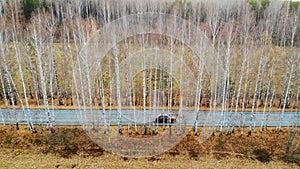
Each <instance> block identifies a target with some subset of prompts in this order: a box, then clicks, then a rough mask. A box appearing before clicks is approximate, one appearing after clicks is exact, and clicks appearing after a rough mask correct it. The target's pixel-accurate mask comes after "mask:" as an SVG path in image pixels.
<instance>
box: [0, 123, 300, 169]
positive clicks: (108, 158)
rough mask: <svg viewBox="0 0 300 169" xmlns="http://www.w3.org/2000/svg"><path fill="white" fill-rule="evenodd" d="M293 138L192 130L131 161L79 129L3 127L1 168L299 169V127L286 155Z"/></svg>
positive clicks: (272, 133)
mask: <svg viewBox="0 0 300 169" xmlns="http://www.w3.org/2000/svg"><path fill="white" fill-rule="evenodd" d="M190 130H191V129H190ZM200 130H201V128H200ZM291 134H292V133H291V129H288V128H285V129H283V130H282V131H281V132H276V131H275V129H274V128H269V129H268V130H267V131H264V132H263V133H259V132H256V133H253V134H252V135H251V136H250V137H247V135H245V134H244V135H241V134H240V133H239V132H235V133H234V134H231V135H222V136H219V134H216V135H215V136H212V137H210V138H209V139H208V140H207V141H206V142H204V143H202V144H200V143H199V142H198V137H199V136H195V135H194V134H192V132H190V133H189V134H187V136H186V137H185V138H184V139H183V140H182V141H181V142H180V143H179V144H178V145H177V146H175V147H174V148H172V149H171V150H169V151H167V152H165V153H164V154H161V155H158V156H154V157H149V158H126V157H119V156H117V155H115V154H111V153H110V152H107V151H105V150H103V149H102V148H101V147H99V146H98V145H97V144H95V143H94V142H92V141H91V139H90V138H89V137H88V136H87V135H86V133H85V132H84V131H83V129H82V128H81V127H79V126H72V127H64V126H60V127H56V132H55V133H54V134H51V133H50V132H49V131H45V132H44V133H35V134H32V133H30V132H29V131H28V130H27V127H26V126H21V128H20V130H18V131H10V130H4V129H3V127H1V130H0V146H1V151H0V168H24V169H25V168H299V166H300V151H299V145H297V144H299V135H300V129H299V128H298V129H297V133H296V137H295V139H294V141H293V142H292V144H291V151H290V153H288V154H287V153H286V146H287V144H288V141H289V139H290V136H291ZM124 137H126V134H125V135H124ZM137 137H143V136H141V135H139V136H137ZM144 137H149V136H144Z"/></svg>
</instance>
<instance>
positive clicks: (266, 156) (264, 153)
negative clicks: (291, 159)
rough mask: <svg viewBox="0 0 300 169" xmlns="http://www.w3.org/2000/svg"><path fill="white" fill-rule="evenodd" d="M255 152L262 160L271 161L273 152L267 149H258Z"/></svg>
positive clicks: (257, 157)
mask: <svg viewBox="0 0 300 169" xmlns="http://www.w3.org/2000/svg"><path fill="white" fill-rule="evenodd" d="M253 154H254V155H255V156H256V157H255V158H256V159H257V160H259V161H260V162H263V163H267V162H270V161H271V159H272V158H271V154H270V153H269V152H268V151H267V150H265V149H256V150H254V152H253Z"/></svg>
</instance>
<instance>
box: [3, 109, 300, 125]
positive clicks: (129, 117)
mask: <svg viewBox="0 0 300 169" xmlns="http://www.w3.org/2000/svg"><path fill="white" fill-rule="evenodd" d="M51 113H53V114H54V116H52V118H53V119H54V125H81V124H87V125H90V124H96V125H104V122H105V121H106V122H107V123H110V125H117V124H118V122H119V117H120V115H119V113H118V112H117V110H112V111H109V110H107V111H105V113H103V111H100V110H93V111H92V112H90V111H86V112H84V111H79V110H55V111H54V112H50V114H51ZM160 113H162V111H161V112H158V111H157V112H155V111H150V110H147V111H146V112H143V111H135V112H134V111H133V110H122V113H121V123H122V124H124V125H125V124H126V125H127V124H128V123H132V124H134V123H135V122H136V123H137V124H140V125H141V124H144V123H146V124H149V123H151V124H152V123H153V122H154V120H155V118H156V117H157V115H158V114H160ZM164 113H168V114H171V115H174V116H176V117H177V122H182V123H183V124H185V125H188V126H192V125H194V123H195V119H197V123H198V125H199V126H218V125H221V124H222V125H229V126H230V125H239V124H244V125H245V126H249V125H254V124H255V125H256V126H260V125H261V124H262V122H263V123H265V124H267V125H268V126H278V125H279V124H280V123H281V125H282V126H292V125H297V126H300V113H299V112H284V113H279V112H267V113H265V114H264V113H262V112H258V113H250V112H245V113H243V112H238V113H234V112H232V113H230V112H224V113H221V112H215V113H212V112H209V111H200V112H199V113H195V112H194V111H183V112H182V113H181V115H182V116H180V113H179V112H178V111H170V112H168V111H164ZM30 114H31V117H32V122H33V123H35V124H38V123H40V122H41V121H42V123H47V120H46V119H47V118H46V113H45V112H41V113H40V112H39V111H38V110H31V113H30ZM40 114H41V115H40ZM0 115H1V117H2V118H1V119H0V123H2V124H3V119H4V121H6V122H8V121H9V120H8V119H9V118H10V116H8V115H7V110H5V109H1V110H0ZM16 117H17V119H18V121H19V123H20V124H25V123H26V117H25V114H24V113H23V112H22V110H20V109H18V110H16ZM181 117H182V118H181ZM197 117H198V118H197ZM40 119H41V120H40ZM13 122H14V123H15V122H16V118H15V117H14V116H13Z"/></svg>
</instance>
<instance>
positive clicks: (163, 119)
mask: <svg viewBox="0 0 300 169" xmlns="http://www.w3.org/2000/svg"><path fill="white" fill-rule="evenodd" d="M155 122H156V123H170V122H171V123H175V122H176V117H175V116H170V115H168V114H165V113H161V114H159V115H158V116H157V117H156V119H155Z"/></svg>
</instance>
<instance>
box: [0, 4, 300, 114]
mask: <svg viewBox="0 0 300 169" xmlns="http://www.w3.org/2000/svg"><path fill="white" fill-rule="evenodd" d="M139 13H162V14H165V15H166V16H176V17H178V18H181V19H183V20H185V21H188V22H189V24H191V25H193V26H194V27H195V29H192V30H194V31H201V32H202V33H203V34H204V36H205V37H206V39H205V40H203V42H202V46H200V48H201V49H200V50H199V51H201V52H202V53H201V56H200V58H201V59H200V60H201V62H199V63H195V62H194V61H191V60H192V59H190V58H193V57H195V53H193V49H191V47H189V46H188V45H186V44H184V42H182V41H181V40H179V39H176V38H172V37H169V36H166V35H164V34H160V35H159V34H151V33H148V34H144V35H141V34H139V35H135V36H131V37H127V38H126V39H122V41H120V42H118V45H117V47H113V48H112V49H109V50H108V53H105V56H104V57H103V60H102V61H100V62H101V63H100V69H101V71H99V70H100V69H97V70H98V71H94V72H90V73H92V74H93V75H91V76H95V77H93V78H91V79H89V80H91V81H89V82H88V84H85V86H87V85H88V86H89V88H84V90H85V91H84V92H81V90H79V88H80V87H79V86H75V85H76V80H75V76H76V73H78V71H77V70H78V67H80V66H79V65H80V64H79V63H80V62H81V61H80V52H81V49H82V48H83V47H84V46H85V45H86V44H87V43H88V41H89V40H90V39H91V38H92V37H93V36H94V35H95V34H97V31H98V30H99V29H102V27H104V26H105V25H108V24H109V23H112V22H113V21H116V20H120V19H122V18H124V17H126V16H131V15H133V14H139ZM299 17H300V7H299V2H292V1H269V0H248V1H234V0H230V1H224V2H223V1H222V2H218V1H212V2H210V1H209V2H208V1H199V2H198V1H197V2H194V1H182V0H176V1H138V2H137V1H130V0H129V1H118V0H110V1H107V0H85V1H78V0H75V1H73V0H72V1H71V0H59V1H55V0H20V1H18V0H12V1H5V0H3V1H0V53H1V54H0V57H1V58H0V61H1V62H0V64H1V69H0V80H1V81H0V82H1V83H0V100H1V101H0V105H1V108H14V107H16V108H21V107H23V108H40V107H50V108H51V106H52V108H62V107H71V106H73V105H84V102H87V103H88V104H90V105H92V106H99V107H105V108H108V107H111V108H113V109H114V108H116V107H117V106H118V104H119V105H122V106H132V105H135V106H144V107H146V108H147V109H149V107H151V106H152V107H153V102H154V101H153V98H156V95H157V93H156V92H155V91H158V90H159V91H160V96H157V99H158V100H159V99H161V100H162V101H161V103H160V104H161V106H162V107H164V106H165V107H168V106H169V107H170V106H174V107H180V105H181V104H188V106H187V107H189V106H192V107H203V108H206V109H221V108H222V110H235V109H236V110H237V109H239V110H247V109H248V110H249V109H250V110H251V109H252V111H253V110H255V109H256V110H264V111H267V110H268V109H272V108H276V109H279V110H283V111H284V109H297V110H298V108H299V96H300V93H299V90H300V81H299V79H300V77H299V76H300V72H299V71H300V51H299V50H300V29H299V28H300V22H299V20H300V18H299ZM150 22H155V21H149V23H150ZM132 23H133V24H134V21H132ZM145 24H148V23H145ZM151 24H153V25H155V24H156V23H151ZM127 26H128V28H127V29H130V28H131V25H127ZM124 29H125V28H124ZM153 29H157V30H155V31H158V32H159V29H160V27H159V25H155V26H153ZM185 29H189V28H188V26H187V27H185ZM192 33H193V32H192ZM177 34H178V36H186V34H185V33H180V32H177V33H176V35H177ZM106 36H113V35H112V34H109V33H108V34H106ZM196 37H198V36H196ZM100 38H102V37H100ZM192 38H193V37H189V39H192ZM196 41H197V39H196ZM198 41H199V40H198ZM100 43H102V44H99V45H104V44H105V43H106V42H100ZM147 48H151V49H153V48H160V49H161V50H169V51H171V52H172V53H173V54H174V55H175V57H176V56H177V57H178V58H179V57H180V56H181V55H183V57H182V58H183V60H184V63H185V64H186V67H189V68H190V69H191V71H192V74H193V75H194V80H195V81H197V82H196V83H195V84H197V86H195V87H194V88H195V90H194V91H193V92H194V93H195V96H194V95H192V96H191V97H193V98H188V99H187V100H186V102H185V103H182V100H180V95H181V91H182V90H183V89H182V87H181V86H182V85H181V82H180V80H174V77H172V76H174V75H172V72H171V73H170V72H167V71H165V70H160V69H159V66H163V65H158V66H156V67H154V68H147V70H146V71H143V73H141V72H137V73H136V75H135V76H133V77H131V78H132V79H134V80H133V81H134V82H133V83H132V84H130V85H133V86H134V87H132V86H131V87H130V85H129V84H124V85H123V86H125V87H130V88H131V89H132V88H134V90H130V91H129V92H128V90H127V91H125V92H126V94H124V95H125V96H122V98H120V103H117V102H118V101H117V100H118V99H115V98H116V96H114V90H115V85H114V82H113V81H114V75H113V74H114V73H115V71H116V67H115V64H116V63H115V61H116V59H115V58H114V57H115V53H118V54H119V56H118V57H119V58H118V60H119V62H120V63H121V62H122V61H124V60H126V58H128V57H129V55H132V54H134V53H135V52H136V51H140V50H146V49H147ZM150 53H151V52H150ZM129 64H135V63H134V61H133V62H131V63H129ZM83 66H84V65H83ZM85 66H87V65H85ZM112 72H113V73H112ZM124 76H129V75H124ZM127 80H128V79H127ZM79 83H80V82H79ZM77 85H78V84H77ZM83 85H84V84H81V86H83ZM121 85H122V84H121ZM89 89H90V90H89ZM86 93H88V94H86ZM128 93H129V94H128ZM151 95H153V96H151ZM196 95H199V97H196ZM85 97H86V99H85V100H84V98H85ZM194 97H195V98H196V99H195V98H194ZM87 98H89V99H87ZM154 100H155V99H154ZM75 102H76V103H75Z"/></svg>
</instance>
